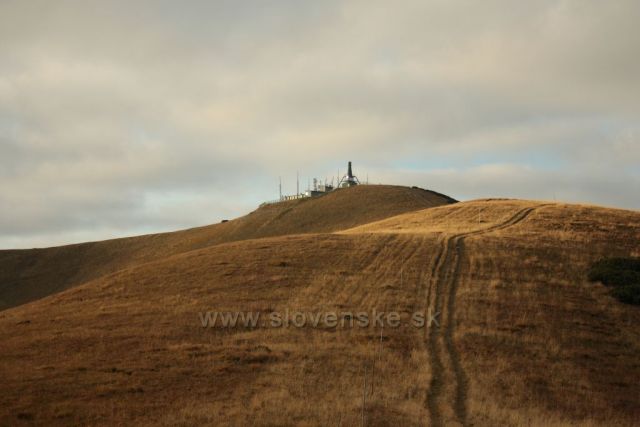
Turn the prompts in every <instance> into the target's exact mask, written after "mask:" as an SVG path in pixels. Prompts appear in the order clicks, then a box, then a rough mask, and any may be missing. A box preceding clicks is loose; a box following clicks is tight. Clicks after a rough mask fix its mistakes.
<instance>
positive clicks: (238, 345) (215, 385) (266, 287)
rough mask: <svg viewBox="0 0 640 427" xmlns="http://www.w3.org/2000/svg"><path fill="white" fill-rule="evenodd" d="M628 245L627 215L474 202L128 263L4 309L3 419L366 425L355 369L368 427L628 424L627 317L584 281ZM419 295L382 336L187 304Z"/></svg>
mask: <svg viewBox="0 0 640 427" xmlns="http://www.w3.org/2000/svg"><path fill="white" fill-rule="evenodd" d="M478 210H480V211H481V212H482V213H481V218H480V221H478V218H477V212H478ZM347 227H351V224H348V225H347ZM332 231H336V230H332ZM639 243H640V214H639V213H637V212H631V211H623V210H613V209H604V208H597V207H591V206H577V205H564V204H551V203H538V202H528V201H499V200H485V201H474V202H466V203H458V204H455V205H451V206H447V207H438V208H432V209H426V210H422V211H417V212H412V213H408V214H403V215H399V216H396V217H393V218H389V219H387V220H383V221H380V222H376V223H371V224H367V225H366V226H362V227H358V228H350V229H349V230H347V231H345V232H337V233H320V234H307V235H289V236H280V237H268V238H262V239H253V240H244V241H235V242H233V241H230V242H227V243H220V244H212V245H210V246H204V247H201V248H199V249H195V250H192V251H186V252H183V253H177V254H175V255H170V256H166V257H163V258H161V259H157V260H153V261H151V262H148V263H144V264H139V265H132V266H130V267H127V268H124V269H121V270H119V271H115V272H112V273H110V274H107V275H103V276H100V277H96V278H94V279H93V280H91V281H88V282H86V283H84V284H82V285H80V286H77V287H75V288H73V289H69V290H67V291H64V292H62V293H58V294H55V295H52V296H50V297H47V298H44V299H42V300H39V301H35V302H32V303H30V304H27V305H24V306H21V307H16V308H13V309H9V310H5V311H2V312H0V342H1V343H2V348H1V350H2V351H1V352H0V377H1V378H3V381H2V386H0V387H1V391H2V393H1V394H0V408H1V409H0V424H7V425H15V424H19V423H36V424H47V425H68V424H91V425H106V424H109V425H111V424H123V425H131V424H135V425H167V426H175V425H185V426H191V425H264V426H267V425H308V426H316V425H342V426H351V425H359V424H360V423H361V421H362V408H363V405H362V396H363V382H364V379H365V375H364V373H365V368H366V371H367V373H368V374H367V382H368V385H367V388H366V393H365V395H366V406H365V416H366V425H370V426H372V425H402V426H405V425H407V426H411V425H430V424H441V425H456V424H469V425H471V424H473V425H486V426H496V425H557V426H568V425H593V426H596V425H633V424H634V422H635V421H636V420H637V419H640V385H639V384H638V381H637V378H640V363H639V362H638V357H637V355H638V350H639V349H640V332H639V331H638V330H637V324H638V321H640V313H639V311H638V309H637V308H636V307H631V306H625V305H622V304H620V303H619V302H617V301H615V300H614V299H613V298H611V297H609V296H608V295H607V293H606V291H605V289H603V287H602V286H599V285H594V284H590V283H588V282H586V279H585V274H586V267H587V266H588V264H589V262H591V261H592V260H594V259H596V258H598V257H600V256H602V255H605V254H607V255H608V254H611V255H631V254H636V255H637V251H638V248H639V247H640V244H639ZM438 255H440V256H438ZM428 307H431V308H439V309H440V310H441V311H442V314H441V315H440V318H439V319H440V320H441V327H440V328H439V329H437V330H434V329H417V328H414V327H413V326H411V325H409V324H408V323H407V322H406V321H404V322H403V324H402V325H403V326H401V327H399V328H397V329H394V328H389V327H387V328H384V330H383V331H382V341H381V340H380V332H381V331H380V329H379V328H340V327H337V328H326V327H320V328H313V327H305V328H294V327H291V328H269V327H261V328H255V329H245V328H240V327H238V328H221V327H216V328H202V327H201V324H200V320H199V317H198V313H199V312H202V311H206V310H217V311H236V310H240V311H260V312H262V313H265V314H268V313H271V312H274V311H284V310H286V309H289V310H291V311H294V310H300V311H312V312H322V311H336V312H338V313H340V312H358V311H371V310H372V309H374V308H375V309H378V310H386V311H398V312H400V313H402V316H403V320H407V317H408V316H409V315H410V313H413V312H414V311H418V310H426V309H427V308H428ZM434 331H435V332H434ZM433 349H435V350H436V353H433V351H432V350H433ZM434 360H435V361H436V362H438V363H437V364H436V365H434V364H433V362H434ZM434 379H438V381H435V383H439V384H440V385H439V386H438V387H434Z"/></svg>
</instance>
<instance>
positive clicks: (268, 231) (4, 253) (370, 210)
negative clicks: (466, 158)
mask: <svg viewBox="0 0 640 427" xmlns="http://www.w3.org/2000/svg"><path fill="white" fill-rule="evenodd" d="M454 202H455V200H453V199H451V198H449V197H447V196H444V195H442V194H438V193H435V192H432V191H427V190H423V189H419V188H408V187H400V186H391V185H367V186H364V185H363V186H359V187H351V188H348V189H340V190H338V191H334V192H331V193H329V194H327V195H325V196H322V197H318V198H312V199H299V200H293V201H288V202H284V203H278V204H272V205H265V206H262V207H260V208H259V209H257V210H255V211H254V212H251V213H250V214H248V215H246V216H243V217H240V218H238V219H235V220H232V221H229V222H225V223H220V224H214V225H209V226H205V227H197V228H192V229H189V230H182V231H177V232H173V233H161V234H150V235H145V236H137V237H128V238H123V239H115V240H106V241H101V242H90V243H81V244H75V245H67V246H60V247H54V248H46V249H30V250H0V310H3V309H6V308H9V307H13V306H16V305H19V304H24V303H26V302H29V301H33V300H36V299H38V298H42V297H44V296H47V295H51V294H53V293H56V292H60V291H62V290H64V289H67V288H69V287H72V286H75V285H78V284H81V283H84V282H86V281H88V280H91V279H95V278H97V277H100V276H102V275H104V274H108V273H111V272H114V271H118V270H121V269H123V268H127V267H130V266H133V265H136V264H140V263H144V262H148V261H152V260H155V259H161V258H164V257H167V256H169V255H174V254H178V253H182V252H187V251H190V250H194V249H199V248H203V247H207V246H211V245H216V244H220V243H225V242H231V241H237V240H246V239H253V238H258V237H267V236H278V235H286V234H300V233H316V232H331V231H336V230H340V229H344V228H347V227H353V226H356V225H359V224H365V223H367V222H370V221H375V220H379V219H382V218H386V217H389V216H393V215H397V214H400V213H404V212H409V211H414V210H417V209H424V208H428V207H433V206H440V205H444V204H449V203H454Z"/></svg>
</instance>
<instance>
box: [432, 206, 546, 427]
mask: <svg viewBox="0 0 640 427" xmlns="http://www.w3.org/2000/svg"><path fill="white" fill-rule="evenodd" d="M540 206H543V205H540ZM540 206H536V207H529V208H525V209H521V210H519V211H518V212H516V213H515V214H514V215H513V216H512V217H511V218H509V219H508V220H506V221H504V222H502V223H500V224H496V225H493V226H490V227H487V228H484V229H480V230H474V231H470V232H467V233H460V234H454V235H450V236H445V237H444V238H443V239H442V240H441V241H440V245H439V247H438V252H437V253H436V256H435V258H434V261H433V264H432V270H431V279H430V282H429V290H428V294H427V306H428V307H430V308H431V310H432V313H438V317H437V321H438V322H439V323H441V325H435V324H433V325H430V327H429V328H428V334H427V349H428V352H429V360H430V363H431V382H430V384H429V390H428V392H427V397H426V406H427V409H428V410H429V414H430V417H431V425H433V426H440V425H443V416H442V412H441V408H440V405H439V403H440V401H441V400H442V399H441V397H442V394H443V389H447V388H448V387H453V385H450V386H447V384H446V383H448V381H447V382H445V378H447V379H451V380H452V382H453V383H455V388H453V390H452V396H451V397H452V400H453V402H452V403H450V405H451V409H452V412H453V414H454V416H455V418H456V420H457V422H459V423H460V424H461V425H463V426H466V425H469V423H468V420H467V404H466V403H467V392H468V380H467V376H466V374H465V372H464V368H463V367H462V364H461V362H460V355H459V353H458V351H457V349H456V346H455V342H454V338H453V335H454V330H455V310H456V293H457V289H458V283H459V275H460V260H461V258H462V254H463V252H464V239H465V238H466V237H469V236H476V235H479V234H485V233H490V232H493V231H498V230H502V229H504V228H507V227H511V226H513V225H516V224H518V223H519V222H521V221H523V220H524V219H525V218H527V217H528V216H529V214H531V212H533V211H534V210H535V209H537V208H539V207H540ZM445 300H446V302H445ZM443 322H444V324H442V323H443ZM441 353H444V354H445V357H446V358H447V360H448V365H447V367H446V368H445V363H444V360H443V358H442V354H441Z"/></svg>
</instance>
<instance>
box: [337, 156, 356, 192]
mask: <svg viewBox="0 0 640 427" xmlns="http://www.w3.org/2000/svg"><path fill="white" fill-rule="evenodd" d="M358 184H360V181H359V180H358V177H357V176H355V175H354V174H353V172H352V171H351V162H349V169H348V170H347V174H346V175H345V176H343V177H342V179H341V180H340V182H339V183H338V188H344V187H353V186H355V185H358Z"/></svg>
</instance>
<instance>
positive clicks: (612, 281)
mask: <svg viewBox="0 0 640 427" xmlns="http://www.w3.org/2000/svg"><path fill="white" fill-rule="evenodd" d="M589 280H590V281H592V282H601V283H602V284H604V285H606V286H611V287H613V289H612V291H611V295H612V296H613V297H615V298H616V299H617V300H618V301H620V302H623V303H625V304H634V305H640V258H607V259H602V260H600V261H598V262H596V263H594V264H593V265H592V266H591V269H590V270H589Z"/></svg>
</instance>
